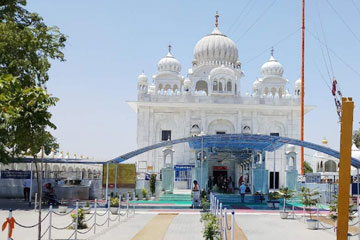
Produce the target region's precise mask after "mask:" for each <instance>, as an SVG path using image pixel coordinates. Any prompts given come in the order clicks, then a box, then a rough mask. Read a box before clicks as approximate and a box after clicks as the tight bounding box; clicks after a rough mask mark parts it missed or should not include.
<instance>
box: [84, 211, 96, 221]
mask: <svg viewBox="0 0 360 240" xmlns="http://www.w3.org/2000/svg"><path fill="white" fill-rule="evenodd" d="M94 216H95V212H94V213H93V214H91V216H90V217H89V218H88V219H85V220H84V222H88V221H90V220H91V219H92V218H93V217H94Z"/></svg>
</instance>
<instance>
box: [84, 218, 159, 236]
mask: <svg viewBox="0 0 360 240" xmlns="http://www.w3.org/2000/svg"><path fill="white" fill-rule="evenodd" d="M156 215H157V214H135V216H132V217H131V218H129V219H127V221H126V222H121V223H116V224H114V225H113V226H111V227H110V228H108V229H104V230H103V232H101V233H99V234H96V235H94V236H92V237H90V238H89V240H109V239H116V240H130V239H132V238H133V237H134V236H135V235H136V234H137V233H138V232H139V231H141V229H143V228H144V227H145V226H146V224H147V223H148V222H150V221H151V220H152V219H153V218H154V217H155V216H156Z"/></svg>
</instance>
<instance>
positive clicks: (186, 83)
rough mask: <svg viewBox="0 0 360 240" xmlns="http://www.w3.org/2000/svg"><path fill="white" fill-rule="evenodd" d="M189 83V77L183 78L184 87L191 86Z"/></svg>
mask: <svg viewBox="0 0 360 240" xmlns="http://www.w3.org/2000/svg"><path fill="white" fill-rule="evenodd" d="M191 85H192V83H191V80H190V79H189V78H185V80H184V86H185V87H191Z"/></svg>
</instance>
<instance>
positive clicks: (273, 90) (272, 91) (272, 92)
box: [271, 87, 276, 96]
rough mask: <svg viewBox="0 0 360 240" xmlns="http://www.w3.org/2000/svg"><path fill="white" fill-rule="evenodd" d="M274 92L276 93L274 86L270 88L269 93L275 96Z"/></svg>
mask: <svg viewBox="0 0 360 240" xmlns="http://www.w3.org/2000/svg"><path fill="white" fill-rule="evenodd" d="M275 93H276V88H274V87H273V88H271V94H272V95H273V96H275Z"/></svg>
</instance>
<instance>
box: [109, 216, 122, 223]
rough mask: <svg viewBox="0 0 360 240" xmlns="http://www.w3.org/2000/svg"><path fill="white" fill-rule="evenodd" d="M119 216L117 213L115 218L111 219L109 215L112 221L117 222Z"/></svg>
mask: <svg viewBox="0 0 360 240" xmlns="http://www.w3.org/2000/svg"><path fill="white" fill-rule="evenodd" d="M119 217H120V215H117V216H116V218H114V219H111V217H109V221H110V222H115V221H117V220H118V218H119Z"/></svg>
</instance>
